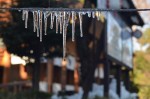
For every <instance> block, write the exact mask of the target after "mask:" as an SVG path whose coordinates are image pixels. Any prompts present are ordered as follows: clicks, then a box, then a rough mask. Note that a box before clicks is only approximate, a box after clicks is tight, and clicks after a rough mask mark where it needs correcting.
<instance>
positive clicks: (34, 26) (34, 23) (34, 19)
mask: <svg viewBox="0 0 150 99" xmlns="http://www.w3.org/2000/svg"><path fill="white" fill-rule="evenodd" d="M32 13H33V32H36V17H37V16H36V12H35V11H33V12H32Z"/></svg>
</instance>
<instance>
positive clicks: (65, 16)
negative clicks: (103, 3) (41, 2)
mask: <svg viewBox="0 0 150 99" xmlns="http://www.w3.org/2000/svg"><path fill="white" fill-rule="evenodd" d="M32 13H33V31H34V32H37V37H39V38H40V41H42V35H43V33H42V27H43V26H42V25H44V35H47V22H48V17H50V28H51V29H53V27H54V22H56V33H58V31H59V32H60V34H63V58H65V56H66V35H67V27H68V24H69V21H70V19H71V20H72V41H75V20H76V17H77V16H78V18H79V21H80V36H81V37H83V31H82V16H83V15H85V14H87V15H88V17H92V18H97V20H100V15H101V12H100V11H87V12H82V11H81V12H80V11H79V12H75V11H41V10H37V11H32ZM28 14H29V11H28V10H23V11H22V20H24V21H25V28H27V27H28V26H27V25H28ZM43 19H44V20H43ZM43 21H44V23H43Z"/></svg>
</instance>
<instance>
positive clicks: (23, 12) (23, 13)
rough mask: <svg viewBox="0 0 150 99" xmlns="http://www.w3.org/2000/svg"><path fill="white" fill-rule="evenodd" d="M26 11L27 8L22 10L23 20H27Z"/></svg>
mask: <svg viewBox="0 0 150 99" xmlns="http://www.w3.org/2000/svg"><path fill="white" fill-rule="evenodd" d="M25 12H26V10H23V11H22V20H23V21H24V20H25V15H26V13H25Z"/></svg>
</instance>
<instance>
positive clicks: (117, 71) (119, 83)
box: [116, 65, 121, 97]
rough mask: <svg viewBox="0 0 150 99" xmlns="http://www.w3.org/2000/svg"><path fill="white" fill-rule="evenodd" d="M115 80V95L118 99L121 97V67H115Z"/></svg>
mask: <svg viewBox="0 0 150 99" xmlns="http://www.w3.org/2000/svg"><path fill="white" fill-rule="evenodd" d="M116 79H117V86H116V87H117V94H118V96H119V97H121V87H120V86H121V66H120V65H117V66H116Z"/></svg>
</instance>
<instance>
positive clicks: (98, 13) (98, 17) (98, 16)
mask: <svg viewBox="0 0 150 99" xmlns="http://www.w3.org/2000/svg"><path fill="white" fill-rule="evenodd" d="M100 15H101V13H100V12H99V11H96V16H97V20H98V21H99V20H100Z"/></svg>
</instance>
